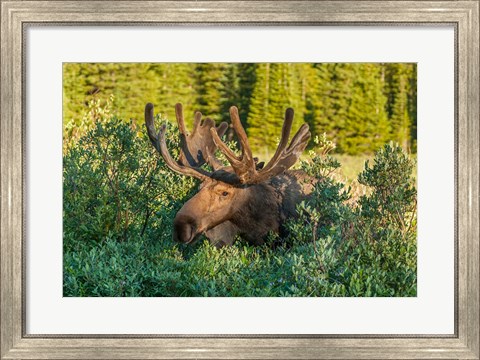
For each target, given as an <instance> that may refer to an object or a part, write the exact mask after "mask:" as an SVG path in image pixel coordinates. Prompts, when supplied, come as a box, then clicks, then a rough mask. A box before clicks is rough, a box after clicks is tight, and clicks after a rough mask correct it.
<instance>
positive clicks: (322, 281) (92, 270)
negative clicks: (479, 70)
mask: <svg viewBox="0 0 480 360" xmlns="http://www.w3.org/2000/svg"><path fill="white" fill-rule="evenodd" d="M416 104H417V66H416V64H415V63H64V64H63V295H64V296H65V297H415V296H417V212H416V208H417V185H416V176H417V167H416V157H417V154H416V152H417V130H416V124H417V111H416Z"/></svg>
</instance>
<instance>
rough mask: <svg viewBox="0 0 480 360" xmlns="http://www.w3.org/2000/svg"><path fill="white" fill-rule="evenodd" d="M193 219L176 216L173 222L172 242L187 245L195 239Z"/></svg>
mask: <svg viewBox="0 0 480 360" xmlns="http://www.w3.org/2000/svg"><path fill="white" fill-rule="evenodd" d="M195 230H196V226H195V219H194V218H192V217H190V216H185V215H180V214H179V215H177V216H176V217H175V219H174V220H173V240H174V241H177V242H182V243H189V242H191V241H192V240H193V238H194V237H195V235H197V234H196V232H195Z"/></svg>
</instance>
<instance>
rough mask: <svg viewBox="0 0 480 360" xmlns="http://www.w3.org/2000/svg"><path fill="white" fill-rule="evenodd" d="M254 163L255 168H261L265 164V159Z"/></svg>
mask: <svg viewBox="0 0 480 360" xmlns="http://www.w3.org/2000/svg"><path fill="white" fill-rule="evenodd" d="M255 165H256V166H255V168H256V169H257V170H261V169H263V167H264V166H265V161H262V162H261V163H258V164H255Z"/></svg>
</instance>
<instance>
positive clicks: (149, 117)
mask: <svg viewBox="0 0 480 360" xmlns="http://www.w3.org/2000/svg"><path fill="white" fill-rule="evenodd" d="M145 126H146V127H147V134H148V137H149V139H150V141H151V143H152V145H153V147H154V148H155V149H156V150H157V151H158V152H160V146H159V145H158V141H157V140H158V137H157V131H156V130H155V124H154V115H153V104H152V103H148V104H147V105H145Z"/></svg>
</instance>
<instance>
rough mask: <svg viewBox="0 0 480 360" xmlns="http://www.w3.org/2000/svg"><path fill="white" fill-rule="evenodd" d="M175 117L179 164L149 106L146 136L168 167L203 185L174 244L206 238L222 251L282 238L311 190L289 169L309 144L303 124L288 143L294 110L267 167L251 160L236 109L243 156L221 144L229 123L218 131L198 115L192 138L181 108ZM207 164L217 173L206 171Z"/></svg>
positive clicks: (179, 217)
mask: <svg viewBox="0 0 480 360" xmlns="http://www.w3.org/2000/svg"><path fill="white" fill-rule="evenodd" d="M175 115H176V119H177V123H178V130H179V132H180V152H179V158H178V161H176V160H174V159H173V158H172V156H171V154H170V152H169V150H168V148H167V144H166V140H165V132H166V125H165V124H163V125H162V126H161V128H160V131H159V132H158V133H157V131H156V130H155V125H154V107H153V105H152V104H151V103H148V104H147V105H146V106H145V124H146V127H147V133H148V137H149V138H150V141H151V142H152V145H153V146H154V147H155V149H156V150H157V151H158V152H159V153H160V155H161V156H162V157H163V159H164V161H165V164H166V166H167V167H168V168H169V169H171V170H172V171H174V172H177V173H179V174H182V175H186V176H192V177H194V178H196V179H199V180H200V181H201V184H200V188H199V191H198V193H197V194H195V195H194V196H193V197H192V198H191V199H190V200H188V201H187V202H186V203H185V204H184V205H183V207H182V208H181V209H180V210H179V211H178V213H177V214H176V216H175V219H174V222H173V226H174V229H173V238H174V240H176V241H178V242H182V243H186V244H188V243H192V242H193V241H194V240H195V239H196V238H197V237H198V235H200V234H204V235H205V236H206V237H207V238H208V239H209V241H210V242H211V243H212V244H214V245H215V246H217V247H221V246H225V245H231V244H233V242H234V240H235V238H236V236H237V235H240V236H241V237H242V238H244V239H245V240H246V241H248V242H249V243H250V244H262V243H263V242H264V239H265V237H266V235H267V234H268V233H269V232H271V231H272V232H274V233H278V234H280V235H282V234H284V231H285V230H284V227H283V225H284V224H285V221H286V219H287V218H289V217H294V216H295V215H296V205H297V204H298V203H299V202H301V201H302V200H303V199H305V198H306V197H308V195H309V194H310V193H311V191H312V188H313V185H312V181H311V180H312V179H309V178H308V176H307V175H306V174H305V173H304V172H302V171H300V170H288V169H289V168H290V167H292V166H293V165H294V164H295V162H297V160H298V158H299V157H300V155H301V154H302V152H303V151H304V149H305V147H306V146H307V144H308V141H309V139H310V131H309V128H308V125H307V124H303V125H302V126H301V127H300V129H299V130H298V131H297V133H296V134H295V136H293V138H292V140H291V141H290V144H288V139H289V136H290V131H291V128H292V123H293V115H294V112H293V109H290V108H289V109H287V110H286V112H285V120H284V123H283V128H282V134H281V139H280V143H279V144H278V147H277V149H276V151H275V154H274V155H273V157H272V158H271V159H270V161H269V162H268V163H267V164H266V165H265V164H264V163H259V162H258V159H257V158H254V157H253V155H252V151H251V149H250V146H249V143H248V138H247V134H246V133H245V129H244V128H243V126H242V124H241V122H240V117H239V115H238V109H237V108H236V107H235V106H232V107H231V108H230V117H231V123H232V127H233V129H234V130H235V133H236V135H237V138H238V143H239V145H240V150H241V154H240V156H237V155H236V154H235V152H234V151H232V150H231V149H230V148H229V147H228V146H227V145H226V144H225V143H224V142H223V141H222V140H221V137H222V136H223V135H224V134H225V132H226V130H227V128H228V125H227V123H225V122H223V123H221V124H220V125H219V126H218V127H217V126H216V125H215V122H214V121H213V120H212V119H210V118H208V117H207V118H205V119H203V120H202V114H201V113H200V112H196V113H195V116H194V123H193V131H192V133H191V134H189V133H188V132H187V130H186V128H185V123H184V118H183V110H182V105H181V104H176V106H175ZM217 150H219V151H220V152H221V153H223V155H224V156H225V158H226V159H227V160H228V162H229V163H230V166H225V165H224V164H223V163H222V162H221V161H220V160H219V159H218V158H216V156H215V153H216V151H217ZM205 163H206V164H208V165H209V166H210V167H211V168H212V169H213V170H212V171H207V170H205V168H202V165H204V164H205Z"/></svg>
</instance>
